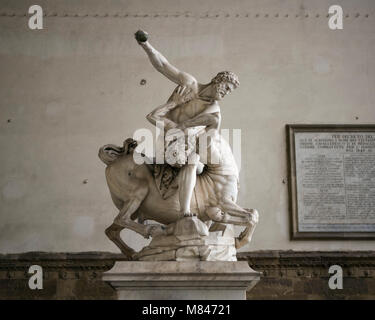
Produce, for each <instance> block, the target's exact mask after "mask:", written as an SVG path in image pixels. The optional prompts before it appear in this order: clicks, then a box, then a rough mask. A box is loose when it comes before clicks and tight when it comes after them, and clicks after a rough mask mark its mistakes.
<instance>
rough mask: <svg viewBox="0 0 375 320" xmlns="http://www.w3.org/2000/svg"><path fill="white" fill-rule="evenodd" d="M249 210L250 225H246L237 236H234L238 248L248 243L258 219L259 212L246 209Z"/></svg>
mask: <svg viewBox="0 0 375 320" xmlns="http://www.w3.org/2000/svg"><path fill="white" fill-rule="evenodd" d="M248 210H249V211H250V212H251V220H250V225H249V226H248V227H246V229H245V230H244V231H242V232H241V234H240V235H239V237H238V238H236V248H237V249H239V248H241V247H243V246H244V245H246V244H248V243H250V241H251V238H252V236H253V233H254V230H255V227H256V225H257V224H258V221H259V213H258V211H257V210H255V209H248Z"/></svg>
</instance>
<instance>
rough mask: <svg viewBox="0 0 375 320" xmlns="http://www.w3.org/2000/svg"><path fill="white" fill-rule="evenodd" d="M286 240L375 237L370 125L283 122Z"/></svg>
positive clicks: (374, 148)
mask: <svg viewBox="0 0 375 320" xmlns="http://www.w3.org/2000/svg"><path fill="white" fill-rule="evenodd" d="M286 131H287V152H288V167H289V168H288V171H289V210H290V220H291V238H292V239H375V125H372V124H369V125H303V124H289V125H287V126H286Z"/></svg>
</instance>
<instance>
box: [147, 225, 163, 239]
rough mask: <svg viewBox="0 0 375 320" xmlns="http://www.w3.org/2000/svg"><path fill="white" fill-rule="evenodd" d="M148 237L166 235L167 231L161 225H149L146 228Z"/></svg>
mask: <svg viewBox="0 0 375 320" xmlns="http://www.w3.org/2000/svg"><path fill="white" fill-rule="evenodd" d="M147 234H148V236H151V237H152V238H153V237H156V236H163V235H166V234H167V231H166V229H165V227H164V226H162V225H158V224H157V225H151V226H148V232H147Z"/></svg>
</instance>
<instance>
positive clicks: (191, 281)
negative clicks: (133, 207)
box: [103, 261, 261, 300]
mask: <svg viewBox="0 0 375 320" xmlns="http://www.w3.org/2000/svg"><path fill="white" fill-rule="evenodd" d="M260 275H261V273H259V272H256V271H254V270H253V269H251V268H250V267H249V265H248V264H247V262H245V261H235V262H227V261H218V262H211V261H184V262H179V261H120V262H116V264H115V266H114V267H113V268H112V269H111V270H109V271H107V272H105V273H104V274H103V281H105V282H107V283H109V284H110V285H111V286H112V287H113V288H114V289H115V290H116V291H117V293H118V299H119V300H133V299H134V300H141V299H146V300H168V299H176V300H184V299H196V300H205V299H208V300H209V299H226V300H237V299H245V298H246V291H247V290H251V289H252V288H253V287H254V286H255V285H256V284H257V282H258V281H259V280H260Z"/></svg>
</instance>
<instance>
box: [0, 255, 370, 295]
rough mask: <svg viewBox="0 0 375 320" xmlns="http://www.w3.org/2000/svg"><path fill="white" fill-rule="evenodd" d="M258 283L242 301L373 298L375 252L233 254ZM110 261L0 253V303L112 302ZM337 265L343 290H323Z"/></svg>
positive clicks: (106, 258)
mask: <svg viewBox="0 0 375 320" xmlns="http://www.w3.org/2000/svg"><path fill="white" fill-rule="evenodd" d="M237 258H238V260H239V261H246V262H247V263H248V264H249V266H250V267H251V268H253V269H254V270H256V271H261V272H262V273H263V274H262V276H261V280H260V281H259V283H258V284H257V285H256V286H255V287H254V289H253V290H252V291H250V292H248V294H247V298H248V299H348V298H353V299H375V251H334V252H327V251H324V252H321V251H315V252H314V251H277V250H270V251H254V252H240V253H238V254H237ZM116 261H126V259H124V256H123V255H122V254H118V253H111V252H79V253H78V252H77V253H68V252H65V253H50V252H27V253H17V254H0V299H115V298H116V294H115V291H114V290H113V288H111V287H110V286H109V285H108V284H106V283H104V282H103V281H102V280H101V276H102V274H103V272H105V271H108V270H110V269H111V268H112V267H113V266H114V264H115V262H116ZM32 264H39V265H41V266H42V267H43V271H44V272H43V278H44V279H45V280H44V286H45V289H44V290H37V291H38V292H36V291H35V290H30V289H29V288H28V286H27V283H28V278H29V277H30V275H29V274H28V273H27V271H28V268H29V267H30V265H32ZM333 264H339V265H341V266H342V268H343V271H344V289H343V290H329V288H328V277H329V274H328V268H329V266H330V265H333Z"/></svg>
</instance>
